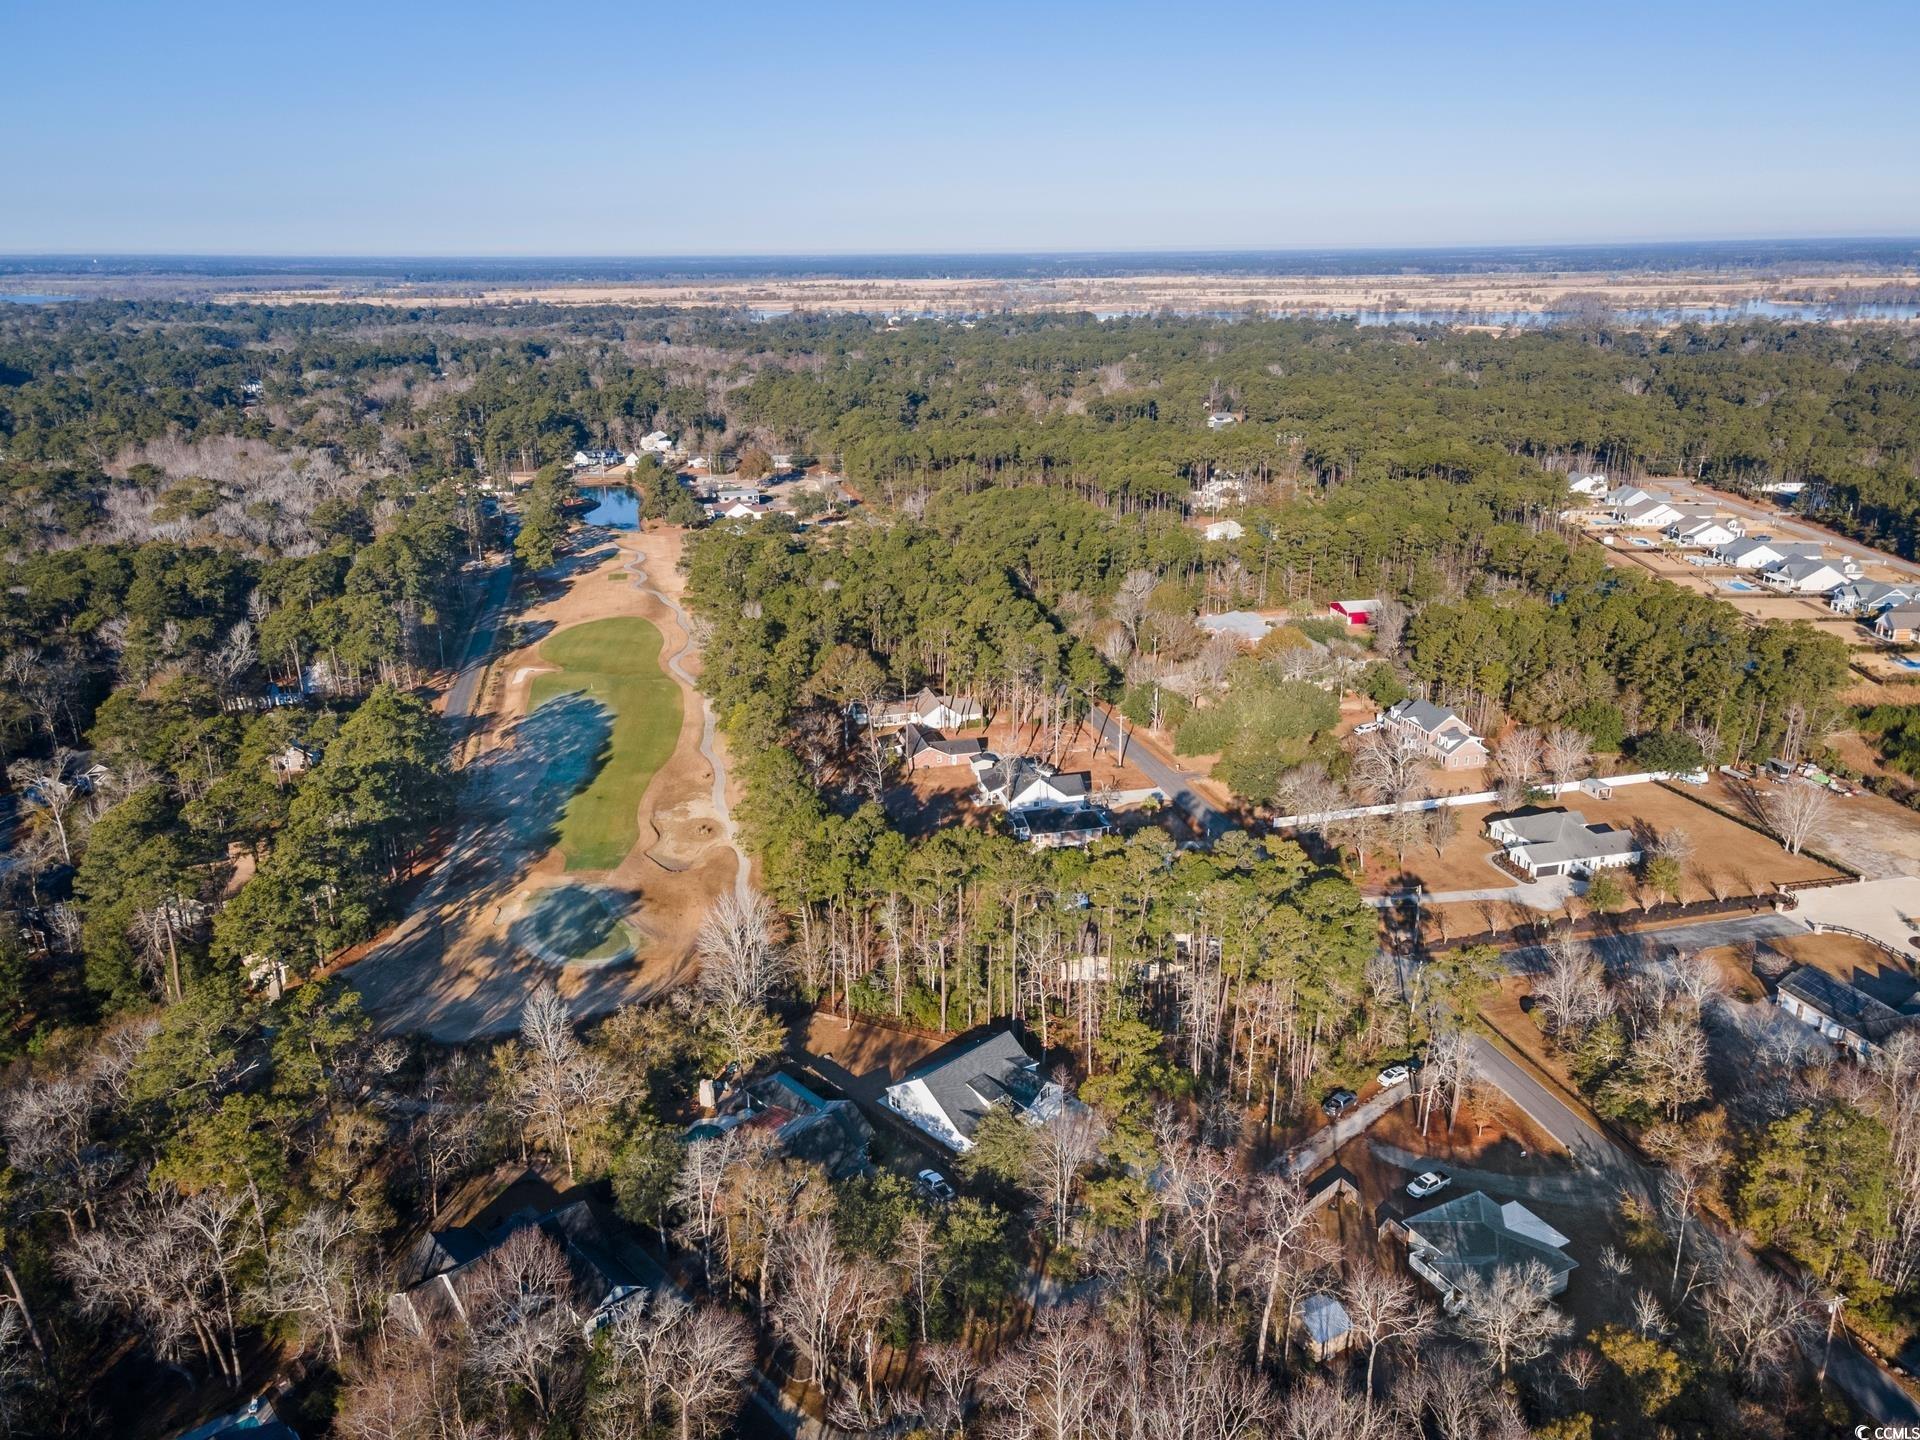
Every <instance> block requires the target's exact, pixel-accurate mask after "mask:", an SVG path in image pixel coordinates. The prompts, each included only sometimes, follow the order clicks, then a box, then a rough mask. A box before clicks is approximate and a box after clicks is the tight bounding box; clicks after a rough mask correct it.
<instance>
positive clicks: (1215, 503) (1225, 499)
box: [1187, 475, 1247, 514]
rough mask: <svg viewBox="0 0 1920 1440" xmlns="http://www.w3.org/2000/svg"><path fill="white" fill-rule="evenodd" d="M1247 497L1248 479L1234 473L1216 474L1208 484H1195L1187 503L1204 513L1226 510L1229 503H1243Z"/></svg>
mask: <svg viewBox="0 0 1920 1440" xmlns="http://www.w3.org/2000/svg"><path fill="white" fill-rule="evenodd" d="M1246 499H1247V482H1246V481H1244V480H1241V479H1239V478H1238V477H1236V476H1232V475H1216V476H1214V477H1213V479H1211V480H1209V481H1207V483H1206V484H1204V485H1196V486H1194V487H1193V493H1192V494H1191V495H1190V496H1188V498H1187V503H1188V504H1189V505H1191V506H1192V507H1193V508H1194V509H1195V510H1197V511H1200V512H1201V513H1202V514H1208V513H1211V512H1212V511H1215V510H1224V509H1226V508H1227V507H1228V506H1229V505H1243V504H1245V503H1246Z"/></svg>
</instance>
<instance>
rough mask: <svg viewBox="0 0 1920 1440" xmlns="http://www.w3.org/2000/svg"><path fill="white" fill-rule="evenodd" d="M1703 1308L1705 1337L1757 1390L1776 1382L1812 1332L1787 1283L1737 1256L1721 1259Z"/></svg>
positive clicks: (1806, 1315) (1743, 1256)
mask: <svg viewBox="0 0 1920 1440" xmlns="http://www.w3.org/2000/svg"><path fill="white" fill-rule="evenodd" d="M1702 1304H1703V1305H1704V1306H1705V1308H1706V1312H1707V1330H1708V1333H1709V1334H1711V1335H1712V1336H1713V1338H1714V1340H1715V1341H1716V1342H1717V1343H1718V1344H1720V1345H1721V1346H1723V1347H1725V1349H1726V1350H1727V1351H1728V1353H1730V1354H1731V1355H1732V1356H1733V1359H1734V1362H1735V1364H1736V1365H1738V1366H1739V1368H1740V1372H1741V1374H1742V1375H1744V1376H1745V1377H1746V1378H1747V1381H1748V1383H1749V1384H1750V1385H1753V1386H1754V1387H1756V1388H1764V1387H1766V1386H1767V1385H1768V1384H1770V1383H1771V1382H1772V1381H1774V1380H1776V1379H1778V1378H1779V1376H1780V1375H1781V1373H1782V1372H1783V1371H1784V1370H1785V1368H1786V1365H1787V1361H1788V1359H1789V1358H1790V1357H1791V1355H1792V1354H1793V1349H1794V1345H1795V1343H1796V1342H1797V1341H1799V1340H1801V1339H1804V1338H1805V1337H1807V1336H1808V1335H1809V1334H1810V1333H1811V1332H1812V1330H1813V1322H1812V1320H1811V1318H1810V1317H1809V1315H1808V1313H1807V1310H1806V1307H1805V1305H1804V1304H1803V1303H1802V1301H1801V1299H1800V1297H1799V1296H1798V1295H1796V1294H1795V1293H1794V1292H1793V1290H1791V1289H1790V1288H1789V1287H1788V1286H1787V1284H1786V1282H1785V1281H1783V1280H1780V1279H1779V1278H1777V1277H1776V1276H1774V1275H1772V1274H1770V1273H1768V1272H1767V1271H1765V1270H1762V1269H1761V1268H1760V1266H1759V1265H1758V1264H1756V1263H1755V1262H1754V1261H1753V1260H1751V1259H1748V1258H1747V1257H1746V1256H1745V1255H1742V1254H1738V1253H1730V1254H1728V1255H1727V1256H1726V1257H1725V1258H1724V1259H1723V1261H1722V1263H1721V1264H1720V1266H1719V1268H1718V1270H1717V1271H1716V1273H1715V1274H1714V1277H1713V1282H1712V1283H1711V1284H1710V1285H1709V1286H1708V1287H1707V1290H1706V1293H1705V1295H1704V1296H1703V1297H1702Z"/></svg>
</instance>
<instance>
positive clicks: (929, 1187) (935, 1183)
mask: <svg viewBox="0 0 1920 1440" xmlns="http://www.w3.org/2000/svg"><path fill="white" fill-rule="evenodd" d="M918 1179H919V1181H920V1188H921V1190H923V1191H925V1192H926V1194H927V1197H928V1198H929V1199H932V1200H937V1201H939V1203H940V1204H942V1205H945V1204H948V1203H949V1202H951V1201H953V1200H955V1199H958V1198H959V1197H958V1195H957V1194H956V1193H955V1191H954V1188H953V1186H951V1185H949V1184H948V1183H947V1177H946V1176H944V1175H942V1174H941V1173H940V1172H939V1171H938V1170H922V1171H921V1172H920V1174H919V1176H918Z"/></svg>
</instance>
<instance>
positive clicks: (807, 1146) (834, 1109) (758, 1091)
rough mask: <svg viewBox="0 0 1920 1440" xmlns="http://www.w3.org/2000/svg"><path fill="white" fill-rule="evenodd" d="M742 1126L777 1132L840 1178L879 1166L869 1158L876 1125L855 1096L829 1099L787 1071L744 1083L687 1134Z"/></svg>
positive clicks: (786, 1148) (703, 1136)
mask: <svg viewBox="0 0 1920 1440" xmlns="http://www.w3.org/2000/svg"><path fill="white" fill-rule="evenodd" d="M741 1129H759V1130H766V1131H769V1132H771V1133H772V1135H773V1137H774V1139H775V1140H777V1141H778V1142H779V1145H780V1149H781V1151H782V1153H784V1154H786V1155H789V1156H791V1157H792V1158H794V1159H796V1160H810V1161H812V1162H813V1163H814V1164H816V1165H819V1166H820V1167H821V1168H822V1169H824V1170H825V1171H826V1172H827V1173H828V1174H829V1175H831V1176H832V1177H833V1178H834V1179H836V1180H840V1179H844V1178H846V1177H847V1176H849V1175H863V1174H866V1173H867V1172H868V1171H870V1170H871V1169H872V1168H873V1167H872V1165H870V1164H869V1163H868V1161H867V1147H868V1146H869V1145H870V1144H871V1143H872V1141H873V1127H872V1126H871V1125H869V1124H868V1123H867V1119H866V1116H864V1115H862V1114H861V1113H860V1110H859V1107H858V1106H856V1105H855V1104H854V1103H853V1102H852V1101H851V1100H828V1099H826V1098H824V1097H823V1096H821V1095H819V1094H817V1093H815V1091H814V1090H812V1089H811V1088H810V1087H809V1086H807V1085H805V1084H803V1083H802V1082H801V1081H799V1080H798V1079H796V1078H794V1077H793V1076H792V1075H789V1074H787V1073H786V1072H785V1071H781V1070H776V1071H775V1072H774V1073H773V1074H771V1075H763V1076H761V1077H760V1078H759V1079H758V1080H753V1081H750V1082H748V1083H747V1084H745V1085H743V1086H741V1087H740V1088H739V1089H738V1090H736V1091H734V1092H733V1094H731V1095H729V1096H728V1097H727V1098H726V1101H725V1102H724V1103H723V1104H722V1105H721V1107H720V1111H719V1113H718V1114H717V1115H715V1116H714V1117H713V1119H711V1120H703V1121H701V1122H700V1123H699V1124H697V1125H695V1126H693V1127H692V1128H691V1129H690V1130H688V1131H687V1138H688V1139H689V1140H707V1139H714V1138H717V1137H719V1136H721V1135H724V1134H726V1133H727V1132H728V1131H730V1130H741Z"/></svg>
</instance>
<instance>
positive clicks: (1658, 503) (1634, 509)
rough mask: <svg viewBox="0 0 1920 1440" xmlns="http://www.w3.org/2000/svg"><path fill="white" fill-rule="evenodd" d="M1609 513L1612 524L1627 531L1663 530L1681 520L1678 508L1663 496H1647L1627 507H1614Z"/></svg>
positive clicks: (1681, 516) (1681, 513) (1681, 515)
mask: <svg viewBox="0 0 1920 1440" xmlns="http://www.w3.org/2000/svg"><path fill="white" fill-rule="evenodd" d="M1611 513H1612V515H1613V520H1614V523H1615V524H1616V525H1620V526H1623V527H1624V528H1626V529H1628V530H1664V529H1665V528H1666V527H1667V526H1669V525H1671V524H1673V523H1674V522H1675V521H1678V520H1680V519H1682V518H1683V512H1682V511H1681V509H1680V507H1679V506H1678V505H1676V504H1674V503H1673V502H1672V501H1671V500H1669V499H1667V498H1666V497H1665V496H1663V495H1649V496H1647V497H1646V498H1645V499H1644V500H1636V501H1634V502H1633V503H1632V504H1629V505H1616V506H1614V507H1613V509H1612V512H1611Z"/></svg>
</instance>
